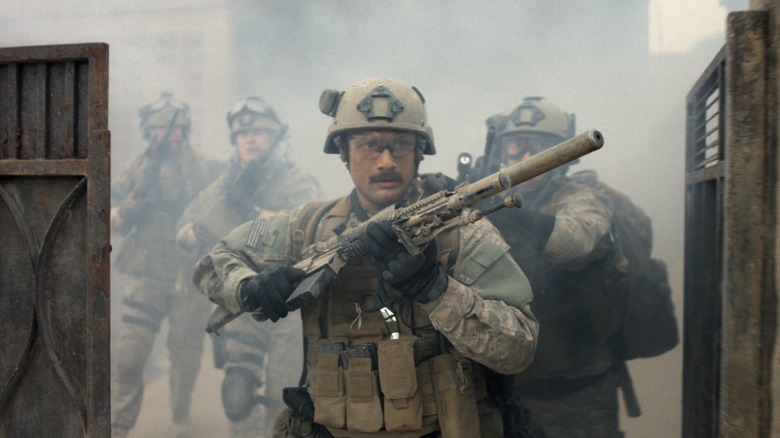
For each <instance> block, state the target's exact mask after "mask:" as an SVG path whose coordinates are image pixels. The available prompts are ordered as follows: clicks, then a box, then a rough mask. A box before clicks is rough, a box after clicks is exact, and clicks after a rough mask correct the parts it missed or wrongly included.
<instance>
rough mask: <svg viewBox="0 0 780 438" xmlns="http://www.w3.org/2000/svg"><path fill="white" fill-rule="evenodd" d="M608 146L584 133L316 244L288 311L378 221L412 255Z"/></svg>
mask: <svg viewBox="0 0 780 438" xmlns="http://www.w3.org/2000/svg"><path fill="white" fill-rule="evenodd" d="M603 144H604V138H603V136H602V135H601V133H600V132H599V131H596V130H590V131H587V132H583V133H582V134H579V135H577V136H576V137H572V138H570V139H568V140H566V141H564V142H561V143H559V144H557V145H555V146H553V147H551V148H549V149H547V150H544V151H542V152H540V153H538V154H536V155H534V156H533V157H531V158H529V159H527V160H525V161H521V162H519V163H515V164H513V165H511V166H508V167H505V168H504V169H501V170H500V171H498V172H496V173H494V174H492V175H488V176H486V177H484V178H482V179H480V180H478V181H475V182H473V183H468V184H467V183H464V184H461V185H459V186H457V187H455V189H454V190H451V191H450V190H442V191H440V192H437V193H434V194H433V195H431V196H428V197H426V198H423V199H421V200H419V201H417V202H415V203H413V204H411V205H408V206H405V207H396V206H389V207H387V208H386V209H384V210H382V211H380V212H379V213H377V214H375V215H374V216H372V217H371V218H370V219H369V220H367V221H365V222H362V223H360V224H358V225H356V226H355V227H352V228H350V229H347V230H345V231H344V232H342V233H341V234H339V235H338V236H333V237H331V238H330V239H326V240H323V241H320V242H318V243H315V244H314V245H311V246H310V247H308V248H307V249H306V250H304V253H303V257H305V258H304V259H303V260H301V261H299V262H298V263H296V264H295V265H294V267H295V268H298V269H302V270H304V271H305V272H306V276H305V277H304V278H303V280H302V281H301V282H300V284H298V286H297V287H296V288H295V290H294V291H293V293H292V295H290V298H288V299H287V303H286V306H287V309H288V310H290V311H293V310H297V309H300V308H301V307H304V306H306V305H307V304H309V303H311V302H313V301H315V300H317V299H318V298H319V297H320V295H321V294H322V292H323V291H324V290H325V289H326V288H327V287H328V285H329V284H330V282H331V281H332V280H333V279H334V278H335V277H336V275H337V274H338V272H339V270H340V269H341V268H342V267H343V266H345V265H346V264H347V263H348V262H350V261H353V260H358V259H360V258H362V257H364V256H365V255H366V251H365V249H364V248H362V245H361V244H360V236H361V235H362V234H363V233H365V231H366V229H367V228H368V226H369V224H371V223H372V222H381V221H390V222H392V227H393V230H394V231H395V233H396V234H397V235H398V239H399V241H400V242H401V243H402V244H403V245H404V247H406V250H407V251H409V253H410V254H412V255H417V254H419V253H421V252H422V251H423V250H424V249H425V246H426V244H427V243H428V242H430V241H431V240H434V239H435V238H436V236H438V235H439V234H441V233H442V232H444V231H447V230H451V229H455V228H460V227H463V226H465V225H468V224H470V223H473V222H476V221H478V220H480V219H482V218H483V217H485V216H487V215H489V214H491V213H493V212H495V211H497V210H500V209H501V208H504V207H520V206H521V205H522V196H521V195H520V194H519V193H517V192H514V193H512V194H511V195H509V196H507V197H505V198H504V199H503V200H502V201H501V202H499V203H497V204H496V205H493V206H491V207H488V208H486V209H484V210H475V209H472V208H469V207H470V206H472V205H474V204H477V203H478V202H480V201H483V200H485V199H488V198H490V197H493V196H495V195H497V194H500V193H502V192H505V191H507V190H509V189H510V188H512V187H514V186H516V185H518V184H520V183H522V182H524V181H528V180H530V179H532V178H534V177H536V176H538V175H541V174H543V173H545V172H547V171H549V170H552V169H554V168H556V167H558V166H561V165H563V164H566V163H568V162H570V161H572V160H575V159H577V158H579V157H581V156H583V155H585V154H589V153H591V152H593V151H595V150H598V149H600V148H601V146H602V145H603ZM240 314H241V313H237V314H234V313H231V312H230V311H228V310H227V309H224V308H222V307H217V308H216V309H215V310H214V312H213V313H212V314H211V317H210V318H209V322H208V326H207V327H206V331H207V332H208V333H215V332H217V330H219V329H220V328H221V327H223V326H224V325H225V324H227V323H229V322H230V321H232V320H233V319H235V318H237V317H238V316H239V315H240ZM252 316H253V317H254V318H255V319H256V320H258V321H264V320H266V319H268V318H267V317H266V316H265V314H263V312H262V309H258V311H256V312H254V313H253V315H252Z"/></svg>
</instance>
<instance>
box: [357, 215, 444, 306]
mask: <svg viewBox="0 0 780 438" xmlns="http://www.w3.org/2000/svg"><path fill="white" fill-rule="evenodd" d="M360 242H361V244H362V246H363V248H364V249H365V250H366V251H367V252H368V255H369V256H370V257H371V261H372V263H373V264H374V266H376V268H377V269H379V272H381V273H382V278H383V279H384V280H385V281H386V282H388V283H390V285H391V286H393V289H395V290H397V291H398V292H400V294H401V295H403V296H404V297H410V298H414V299H415V300H417V301H419V302H421V303H427V302H430V301H432V300H435V299H436V298H438V297H439V296H440V295H441V294H442V293H443V292H444V290H445V289H446V288H447V275H446V273H445V272H444V271H443V270H442V269H441V266H440V264H439V261H438V259H437V257H438V254H439V252H438V249H437V246H436V241H435V240H433V241H431V242H429V243H428V245H427V246H426V247H425V250H423V252H422V253H420V254H417V255H415V256H413V255H411V254H409V252H408V251H407V250H406V248H405V247H404V246H403V244H402V243H401V242H399V241H398V236H396V234H395V232H394V231H393V229H392V227H391V224H390V222H387V221H385V222H379V223H372V224H370V225H369V226H368V228H367V229H366V233H365V234H364V235H363V236H361V238H360Z"/></svg>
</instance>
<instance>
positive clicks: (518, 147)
mask: <svg viewBox="0 0 780 438" xmlns="http://www.w3.org/2000/svg"><path fill="white" fill-rule="evenodd" d="M558 142H559V141H558V140H557V139H556V138H554V137H551V136H549V135H546V134H541V133H533V132H528V133H519V134H514V135H509V136H506V137H502V138H501V139H500V141H499V145H500V147H501V151H502V157H501V167H506V166H511V165H513V164H515V163H519V162H521V161H525V160H527V159H529V158H531V157H533V156H534V155H536V154H538V153H539V152H542V151H543V150H545V149H547V148H549V147H552V146H554V145H556V144H558ZM544 179H545V175H544V174H542V175H539V176H536V177H534V178H532V179H530V180H528V181H526V182H524V183H522V184H520V186H519V187H518V189H519V190H520V192H521V193H525V192H533V191H535V190H537V189H539V188H540V186H541V184H542V182H543V181H544Z"/></svg>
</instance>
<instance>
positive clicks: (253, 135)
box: [236, 129, 272, 164]
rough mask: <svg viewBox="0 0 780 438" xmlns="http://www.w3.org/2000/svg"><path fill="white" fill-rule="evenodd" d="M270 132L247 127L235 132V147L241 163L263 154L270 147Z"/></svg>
mask: <svg viewBox="0 0 780 438" xmlns="http://www.w3.org/2000/svg"><path fill="white" fill-rule="evenodd" d="M271 137H272V135H271V132H269V131H266V130H264V129H249V130H246V131H242V132H239V133H238V134H236V147H237V148H238V157H239V159H240V160H241V163H243V164H246V163H249V162H251V161H253V160H256V159H258V158H260V157H263V156H265V154H266V153H268V150H269V149H270V148H271Z"/></svg>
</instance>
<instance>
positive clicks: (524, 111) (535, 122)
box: [488, 96, 575, 141]
mask: <svg viewBox="0 0 780 438" xmlns="http://www.w3.org/2000/svg"><path fill="white" fill-rule="evenodd" d="M502 119H503V120H502ZM491 120H493V121H495V120H502V123H498V124H497V125H498V126H496V136H495V140H496V141H498V140H500V139H501V137H504V136H508V135H512V134H516V133H520V132H535V133H542V134H549V135H553V136H555V137H557V138H558V140H560V141H563V140H566V139H569V138H571V137H574V129H575V117H574V114H573V113H572V114H570V113H568V112H566V110H564V109H563V108H561V107H560V106H558V105H556V104H554V103H552V102H550V101H549V100H548V99H545V98H543V97H537V96H532V97H526V98H525V99H523V100H522V102H520V103H519V104H517V105H514V106H512V107H511V108H509V109H508V110H506V111H505V112H503V113H501V114H499V115H496V116H493V117H491V118H489V119H488V125H490V121H491Z"/></svg>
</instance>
